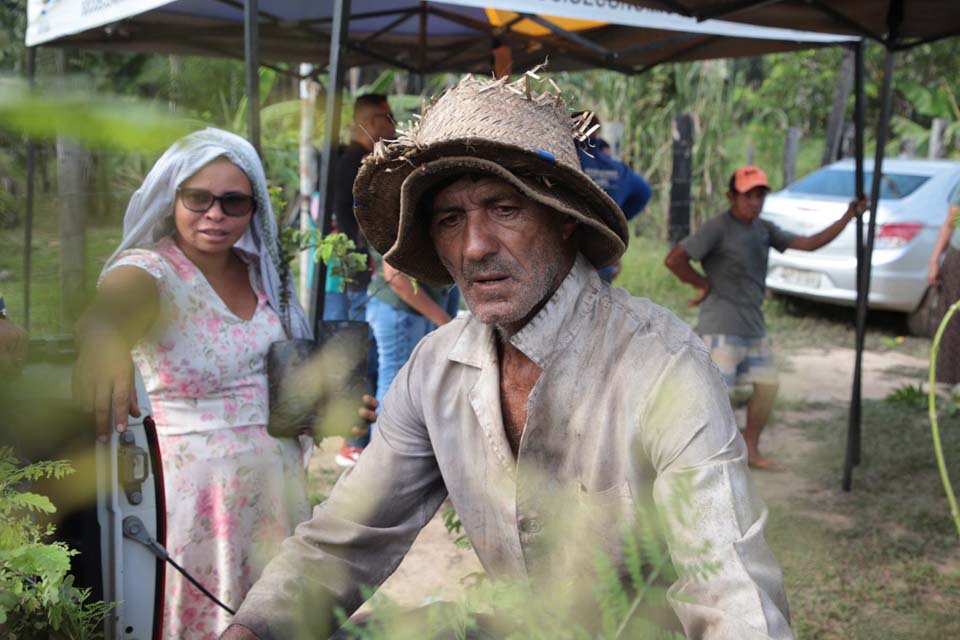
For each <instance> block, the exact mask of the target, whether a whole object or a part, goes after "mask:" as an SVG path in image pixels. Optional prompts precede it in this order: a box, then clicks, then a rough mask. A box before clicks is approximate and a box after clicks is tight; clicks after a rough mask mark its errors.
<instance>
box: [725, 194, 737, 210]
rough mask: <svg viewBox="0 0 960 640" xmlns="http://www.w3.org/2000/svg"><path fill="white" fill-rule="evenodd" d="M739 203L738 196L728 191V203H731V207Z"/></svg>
mask: <svg viewBox="0 0 960 640" xmlns="http://www.w3.org/2000/svg"><path fill="white" fill-rule="evenodd" d="M736 201H737V194H736V192H734V191H727V202H729V203H730V206H731V207H733V205H734V203H735V202H736Z"/></svg>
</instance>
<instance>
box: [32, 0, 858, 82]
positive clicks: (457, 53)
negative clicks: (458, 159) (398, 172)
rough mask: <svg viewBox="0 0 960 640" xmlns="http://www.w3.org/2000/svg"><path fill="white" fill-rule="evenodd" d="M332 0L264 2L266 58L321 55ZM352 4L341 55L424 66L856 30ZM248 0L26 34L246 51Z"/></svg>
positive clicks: (558, 8) (141, 1)
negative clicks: (502, 53)
mask: <svg viewBox="0 0 960 640" xmlns="http://www.w3.org/2000/svg"><path fill="white" fill-rule="evenodd" d="M335 4H336V3H335V2H334V0H321V1H318V2H300V1H298V0H269V1H268V0H263V1H262V2H260V3H259V5H260V6H259V9H258V11H257V15H258V16H259V19H258V27H259V33H258V39H259V53H260V56H261V57H262V58H263V59H264V60H269V61H287V62H312V63H319V64H326V63H327V61H328V60H329V58H330V52H331V44H330V42H331V34H332V32H333V30H334V25H333V23H334V9H335ZM350 4H351V10H350V12H349V15H350V17H349V32H348V35H347V38H346V42H347V45H346V51H345V54H344V60H343V62H344V64H345V65H346V66H348V67H349V66H367V65H388V66H393V67H398V68H401V69H406V70H408V71H413V72H418V73H433V72H441V71H456V72H464V71H473V72H479V73H484V74H486V73H489V72H490V49H491V47H490V42H491V38H493V37H496V38H498V39H499V40H500V41H501V42H502V43H503V44H505V45H507V46H509V47H510V48H511V50H512V52H513V60H514V65H515V68H518V69H520V68H524V69H526V68H530V67H532V66H534V65H536V64H539V63H541V62H543V60H544V59H545V58H549V60H550V68H551V69H552V70H565V69H567V70H572V69H592V68H598V67H603V68H609V69H615V70H617V71H622V72H624V73H636V72H642V71H644V70H646V69H648V68H650V67H651V66H653V65H656V64H659V63H662V62H668V61H669V62H672V61H690V60H702V59H711V58H726V57H736V56H755V55H763V54H765V53H771V52H777V51H790V50H796V49H804V48H809V47H811V46H817V45H823V44H834V43H837V42H840V41H844V40H852V38H849V37H838V36H834V35H825V34H822V33H816V34H811V33H803V32H800V31H795V30H791V29H770V28H761V27H753V26H748V25H742V24H736V23H731V22H722V21H716V20H710V21H698V20H696V19H693V18H689V17H685V16H679V15H676V14H670V13H665V12H663V11H656V10H650V9H641V8H638V7H635V6H631V5H629V4H626V3H622V2H603V1H597V2H590V3H582V2H562V3H561V2H556V1H555V0H553V1H551V0H513V1H510V0H447V1H446V2H418V1H416V0H399V1H395V2H383V1H382V0H354V1H353V2H351V3H350ZM247 6H249V3H244V2H239V1H236V0H176V1H173V2H171V1H169V0H167V1H164V0H125V1H120V2H112V3H89V2H85V1H83V0H60V1H59V2H56V3H49V2H46V1H45V0H29V1H28V5H27V11H28V25H27V36H26V43H27V45H28V46H36V45H51V44H52V45H56V46H72V47H79V48H97V49H104V50H112V51H127V52H140V53H148V52H149V53H169V54H184V55H215V56H234V57H240V56H241V55H242V52H243V51H244V10H245V8H246V7H247ZM518 12H519V13H518ZM545 13H549V14H550V16H549V17H548V16H546V15H542V14H545Z"/></svg>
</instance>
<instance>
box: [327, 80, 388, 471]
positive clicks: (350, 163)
mask: <svg viewBox="0 0 960 640" xmlns="http://www.w3.org/2000/svg"><path fill="white" fill-rule="evenodd" d="M395 135H396V126H395V123H394V117H393V111H392V110H391V109H390V103H389V102H387V97H386V96H384V95H382V94H366V95H362V96H360V97H358V98H357V99H356V101H355V102H354V105H353V135H352V137H351V140H350V144H349V145H347V146H346V148H344V149H343V151H342V152H341V153H340V156H339V157H338V158H337V166H336V171H335V173H334V183H333V190H334V191H333V213H334V216H335V220H336V228H337V230H338V231H341V232H343V233H345V234H346V235H347V237H348V238H350V239H351V240H353V242H354V244H355V245H356V248H357V251H359V252H361V253H366V251H367V241H366V238H364V237H363V233H362V232H361V230H360V227H359V226H358V225H357V220H356V218H355V217H354V215H353V181H354V180H355V179H356V177H357V172H358V171H359V170H360V164H361V162H363V159H364V158H365V157H366V156H367V154H369V153H370V152H371V151H372V150H373V145H374V144H376V143H377V142H378V141H380V140H383V139H388V140H389V139H391V138H393V137H394V136H395ZM370 278H371V274H370V272H368V271H365V272H362V273H358V274H354V275H353V276H351V279H350V280H351V281H348V282H346V283H344V282H343V281H342V279H339V278H334V277H331V274H330V271H329V270H328V271H327V282H326V287H325V295H324V306H323V319H324V320H353V321H358V322H363V321H364V319H365V315H366V309H365V306H366V302H367V285H368V284H369V283H370ZM376 386H377V346H376V344H375V343H374V340H373V334H372V333H371V337H370V357H369V358H368V360H367V391H368V392H369V393H370V394H371V395H373V394H374V393H375V391H376ZM368 441H369V438H368V437H367V436H363V437H356V438H348V439H347V440H346V442H344V444H343V447H342V448H341V449H340V452H339V453H338V454H337V457H336V462H337V464H339V465H340V466H342V467H350V466H353V464H354V463H355V462H356V461H357V457H358V456H359V455H360V452H361V451H363V448H364V447H365V446H366V445H367V442H368Z"/></svg>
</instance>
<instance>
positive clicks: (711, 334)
mask: <svg viewBox="0 0 960 640" xmlns="http://www.w3.org/2000/svg"><path fill="white" fill-rule="evenodd" d="M769 191H770V186H769V184H768V183H767V175H766V174H765V173H764V172H763V171H762V170H760V169H758V168H757V167H753V166H745V167H740V168H739V169H737V170H736V171H734V172H733V175H732V176H731V177H730V187H729V190H728V191H727V200H728V201H729V202H730V208H729V209H727V210H726V211H724V212H722V213H720V214H719V215H717V216H715V217H713V218H711V219H710V220H708V221H707V222H706V223H704V224H703V225H702V226H701V227H700V228H699V229H698V230H697V232H696V233H693V234H691V235H689V236H687V237H686V238H684V239H683V240H681V241H680V243H678V244H677V245H676V246H675V247H673V249H672V250H671V251H670V253H669V254H668V255H667V258H666V260H665V261H664V262H665V263H666V265H667V268H669V269H670V270H671V271H672V272H673V273H674V274H675V275H676V276H677V277H678V278H680V280H682V281H683V282H686V283H687V284H690V285H692V286H693V287H694V288H696V289H697V295H696V296H695V297H694V298H693V299H692V300H691V301H690V305H691V306H698V305H699V306H700V318H699V321H698V324H697V332H698V333H699V334H700V337H701V338H703V341H704V342H705V343H706V345H707V347H708V348H709V349H710V355H711V357H712V358H713V361H714V362H715V363H716V365H717V367H718V368H719V369H720V373H721V374H722V376H723V379H724V382H726V383H727V387H728V388H729V389H730V390H731V391H732V390H733V389H734V387H736V386H737V385H747V384H751V385H753V394H752V396H751V397H750V400H749V402H748V403H747V424H746V429H745V430H744V432H743V438H744V440H745V441H746V443H747V453H748V456H749V458H748V461H749V463H750V466H752V467H755V468H761V469H770V470H779V469H780V468H781V465H780V464H779V463H777V462H776V461H775V460H772V459H770V458H767V457H764V456H762V455H760V448H759V442H760V433H761V432H762V431H763V428H764V426H766V424H767V418H768V417H769V416H770V410H771V409H772V408H773V402H774V400H775V399H776V396H777V368H776V363H775V362H774V358H773V351H772V347H771V342H770V338H769V337H768V336H767V334H766V326H765V324H764V320H763V310H762V305H763V298H764V294H765V292H766V286H765V281H766V278H767V256H768V254H769V250H770V248H771V247H773V248H774V249H776V250H777V251H780V252H783V251H784V250H786V249H797V250H799V251H815V250H817V249H819V248H820V247H822V246H824V245H825V244H827V243H829V242H831V241H833V239H834V238H836V237H837V236H838V235H840V232H841V231H843V228H844V227H846V226H847V223H848V222H850V220H852V219H853V218H854V216H859V215H860V214H861V213H863V212H864V211H865V210H866V208H867V200H866V197H863V196H861V197H860V198H856V199H854V200H852V201H851V202H850V205H849V206H848V207H847V210H846V212H845V213H844V214H843V215H842V216H841V217H840V219H839V220H837V221H836V222H834V223H833V224H831V225H830V226H828V227H827V228H825V229H823V230H821V231H819V232H817V233H814V234H813V235H809V236H798V235H796V234H793V233H790V232H788V231H784V230H783V229H781V228H779V227H778V226H777V225H775V224H773V223H772V222H770V221H769V220H764V219H762V218H760V212H761V211H763V202H764V199H765V198H766V196H767V193H769ZM691 260H696V261H698V262H700V266H701V267H702V269H703V272H704V273H703V274H701V273H700V272H698V271H697V270H695V269H694V268H693V267H692V266H691V264H690V261H691Z"/></svg>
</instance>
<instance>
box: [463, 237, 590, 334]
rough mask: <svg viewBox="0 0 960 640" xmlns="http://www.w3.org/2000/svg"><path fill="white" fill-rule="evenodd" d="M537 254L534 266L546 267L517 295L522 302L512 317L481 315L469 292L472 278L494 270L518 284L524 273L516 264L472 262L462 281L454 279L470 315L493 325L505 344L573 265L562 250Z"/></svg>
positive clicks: (492, 260) (501, 261) (466, 269)
mask: <svg viewBox="0 0 960 640" xmlns="http://www.w3.org/2000/svg"><path fill="white" fill-rule="evenodd" d="M536 253H537V254H538V255H536V256H535V257H534V260H533V262H532V264H546V265H547V266H546V267H545V268H544V269H543V270H540V271H538V273H537V278H536V279H535V280H534V281H533V282H530V283H528V284H526V286H522V287H521V288H520V290H519V292H518V294H517V296H515V297H516V298H518V299H519V300H518V302H517V304H516V306H515V309H514V310H513V311H512V312H510V313H509V314H496V313H493V314H485V313H482V312H481V313H478V309H477V308H476V307H475V305H474V304H473V303H472V302H471V299H470V298H471V296H470V294H469V293H468V292H469V290H470V289H469V278H470V276H471V275H473V274H476V273H483V272H487V271H493V272H497V273H504V274H507V275H509V276H510V277H512V278H514V281H515V282H519V280H518V276H522V275H523V274H524V272H523V271H522V270H521V269H520V267H519V265H517V264H516V263H514V262H511V261H506V260H503V259H502V258H498V257H496V256H494V257H492V258H488V259H484V260H480V261H471V262H470V263H467V264H465V265H464V269H463V273H462V274H461V276H460V278H454V281H455V282H456V283H457V285H458V286H459V287H460V290H461V291H462V292H463V294H464V300H465V301H466V303H467V308H468V309H470V312H471V313H472V314H473V315H474V316H476V317H477V319H478V320H480V322H482V323H484V324H488V325H492V326H493V328H494V329H495V330H496V332H497V334H498V335H499V336H500V338H501V339H502V340H504V341H506V340H509V338H510V337H511V336H513V335H514V334H515V333H517V332H518V331H519V330H520V329H522V328H523V327H524V325H526V324H527V323H528V322H529V321H530V320H531V319H532V318H533V317H534V316H535V315H536V313H537V312H539V311H540V309H542V308H543V306H544V305H545V304H546V302H547V301H548V300H549V299H550V298H551V297H552V296H553V293H554V292H555V291H556V290H557V288H558V287H559V286H560V283H561V282H562V281H563V278H564V277H566V274H567V273H568V272H569V270H570V266H571V265H572V261H569V262H570V264H566V263H567V262H568V260H566V259H565V257H564V253H565V252H564V250H563V247H552V248H550V249H544V250H541V251H537V252H536ZM444 266H446V267H447V270H448V271H449V272H450V273H451V274H452V273H453V270H452V269H451V268H450V265H449V264H445V265H444Z"/></svg>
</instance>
